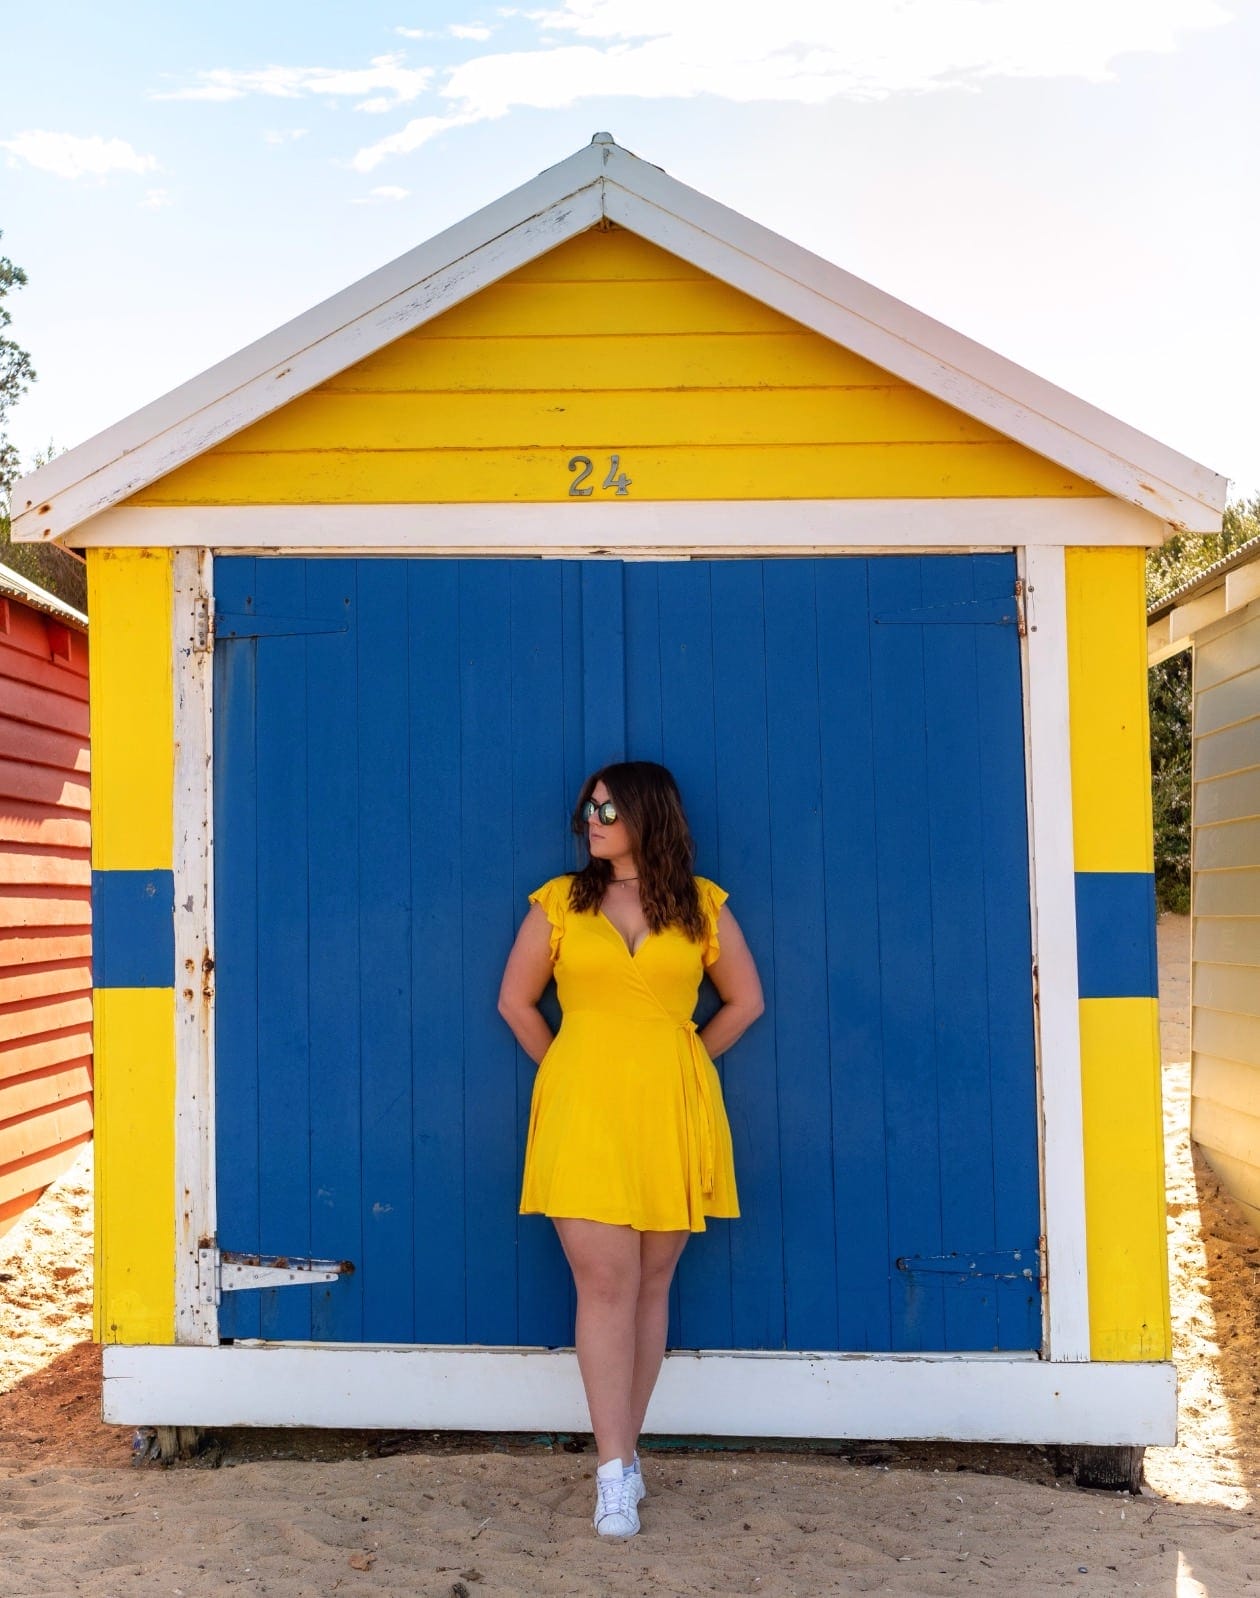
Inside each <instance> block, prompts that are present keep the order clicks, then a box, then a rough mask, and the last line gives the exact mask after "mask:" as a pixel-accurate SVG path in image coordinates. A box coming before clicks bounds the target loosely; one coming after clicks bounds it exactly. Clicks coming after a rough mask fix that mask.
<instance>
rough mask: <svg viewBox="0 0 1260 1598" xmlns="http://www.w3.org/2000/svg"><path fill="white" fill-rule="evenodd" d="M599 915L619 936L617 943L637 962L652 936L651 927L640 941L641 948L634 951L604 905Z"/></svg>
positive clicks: (601, 906) (600, 908)
mask: <svg viewBox="0 0 1260 1598" xmlns="http://www.w3.org/2000/svg"><path fill="white" fill-rule="evenodd" d="M598 913H599V914H600V915H601V916H602V917H603V918H604V920H605V921H606V922H607V923H608V925H609V926H610V927H611V928H612V929H613V931H614V932H615V933H616V934H617V942H618V943H619V944H620V945H621V947H622V948H623V949H624V950H625V951H626V953H627V954H628V955H629V956H630V958H631V959H632V960H637V959H638V958H639V955H640V953H641V952H642V949H643V945H644V944H645V943H646V942H647V940H648V939H649V938H650V937H651V936H652V929H651V927H649V928H648V929H647V931H646V932H645V933H644V934H643V936H642V937H641V938H640V939H639V947H638V948H637V949H632V948H631V947H630V945H629V944H628V943H627V942H626V935H625V933H624V932H623V931H622V930H621V928H620V927H619V926H618V925H617V923H616V922H615V921H614V920H613V918H612V917H611V916H610V915H609V914H608V913H607V912H606V911H605V909H604V907H603V905H600V907H599V912H598Z"/></svg>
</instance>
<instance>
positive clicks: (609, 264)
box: [131, 228, 1099, 505]
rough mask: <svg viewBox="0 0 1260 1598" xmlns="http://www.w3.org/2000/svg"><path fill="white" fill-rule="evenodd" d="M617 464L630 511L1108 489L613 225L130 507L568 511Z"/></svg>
mask: <svg viewBox="0 0 1260 1598" xmlns="http://www.w3.org/2000/svg"><path fill="white" fill-rule="evenodd" d="M411 394H415V395H434V394H440V395H442V400H441V402H440V403H439V404H437V405H436V406H434V405H433V404H432V403H431V402H429V403H416V402H412V401H408V400H406V399H404V398H402V397H401V396H407V395H411ZM381 396H392V398H386V399H382V398H381ZM452 396H455V397H454V398H452ZM347 397H349V398H350V401H351V402H350V403H347ZM356 407H357V408H356ZM614 453H616V454H620V455H621V456H622V467H623V469H624V470H625V471H626V472H628V474H629V475H630V477H631V478H632V479H633V482H632V485H631V490H630V497H631V498H634V499H646V500H658V501H668V500H702V499H734V498H743V499H802V498H822V499H829V498H830V499H843V498H858V499H872V498H886V497H893V498H916V497H918V498H923V497H938V496H964V497H971V496H980V497H985V496H992V497H1000V498H1018V497H1023V496H1027V495H1041V496H1063V495H1097V494H1098V492H1099V490H1098V489H1097V488H1095V487H1094V486H1093V485H1091V484H1089V483H1086V482H1084V481H1083V480H1082V479H1080V478H1079V477H1076V476H1074V475H1073V473H1071V472H1069V471H1066V470H1064V469H1063V468H1062V467H1059V466H1055V465H1052V464H1051V463H1050V462H1049V461H1046V460H1044V459H1042V458H1041V457H1039V456H1037V455H1034V454H1032V453H1030V452H1029V451H1028V450H1026V449H1024V448H1023V447H1022V446H1020V445H1018V444H1014V443H1011V442H1009V441H1007V440H1005V439H1001V438H999V437H998V436H997V435H995V434H993V433H991V432H990V431H989V430H988V429H987V428H986V427H985V426H983V425H982V424H980V423H977V422H974V421H972V420H970V419H969V418H967V417H965V416H963V415H962V414H961V412H958V411H956V410H954V409H953V408H951V407H949V406H947V405H943V404H941V403H939V402H938V401H936V400H934V399H931V398H929V397H928V396H926V395H923V394H922V393H919V392H917V391H916V390H914V389H913V388H911V387H910V386H908V385H906V384H902V383H897V382H895V381H893V380H892V379H891V377H890V375H889V374H888V373H886V372H882V371H880V369H879V368H878V367H875V366H873V365H871V364H870V362H868V361H865V360H862V359H861V358H860V357H858V356H856V355H854V354H852V353H851V352H850V351H846V350H842V349H838V348H837V347H836V346H835V345H834V344H832V343H831V342H830V341H829V340H827V339H825V338H823V337H821V336H820V335H819V334H816V333H811V332H809V331H808V330H807V329H805V328H803V327H802V326H801V325H800V324H799V323H797V322H793V321H791V320H790V319H789V318H788V317H785V316H782V315H780V314H779V312H777V311H775V310H772V309H771V308H770V307H768V306H766V305H763V304H761V303H760V302H759V301H757V300H754V299H752V298H750V297H749V296H748V295H745V294H743V293H741V292H740V291H739V290H737V289H734V288H731V287H730V286H729V285H727V284H724V283H721V282H719V281H718V280H717V279H716V278H713V277H709V276H707V275H706V274H704V273H702V272H698V271H697V270H696V269H694V268H692V267H688V266H686V265H685V264H683V263H680V262H678V261H677V260H676V259H675V258H674V257H672V256H670V255H668V254H667V253H666V252H664V251H662V250H658V249H656V248H655V246H653V245H650V244H648V243H646V242H645V241H644V240H642V239H637V238H635V237H634V235H632V234H630V233H626V232H624V231H622V230H620V229H615V228H614V229H611V230H608V231H603V230H599V229H596V230H592V231H591V232H589V233H586V234H583V235H582V236H581V237H579V238H576V239H573V240H570V241H569V242H568V243H566V244H563V245H560V246H559V247H557V248H556V249H555V250H553V251H551V252H550V253H549V254H548V255H547V256H545V257H542V258H540V259H539V260H537V261H535V262H533V263H531V265H529V266H528V267H526V268H523V269H522V270H520V271H518V272H515V273H512V274H511V275H509V276H508V277H506V278H504V279H502V280H501V281H500V282H498V283H495V284H492V285H490V286H489V287H487V288H485V289H483V290H482V291H481V292H480V293H478V294H477V295H475V296H474V297H473V298H472V299H471V300H468V301H466V302H465V303H464V304H463V305H459V306H455V307H454V308H452V309H451V310H450V311H447V312H445V313H444V314H443V315H441V316H439V317H437V318H435V319H434V320H433V321H432V322H430V323H429V324H427V325H426V326H425V327H424V328H421V329H418V330H417V331H416V332H414V333H409V334H407V335H405V336H404V337H403V338H401V339H399V340H397V341H396V342H395V343H394V344H392V345H390V346H389V347H387V348H386V349H384V350H381V351H378V352H377V353H376V354H374V355H372V356H369V357H367V358H366V359H365V360H363V361H361V362H359V363H358V364H357V365H356V366H354V367H352V368H350V369H349V370H347V371H346V372H344V373H341V374H339V375H338V376H336V377H335V378H332V379H330V380H329V381H328V382H327V383H326V384H324V385H322V386H321V388H319V389H317V390H315V391H313V393H312V394H311V395H310V396H307V397H305V398H300V399H297V400H295V401H293V402H292V403H291V404H290V405H289V406H288V407H286V408H285V409H284V410H282V411H281V412H278V413H276V414H275V415H274V416H272V417H270V418H268V419H266V420H264V421H261V422H259V423H257V424H255V425H254V426H253V427H252V428H249V429H247V430H245V431H243V432H242V433H240V434H238V435H237V436H236V437H235V438H233V439H229V440H227V441H226V442H225V443H224V444H222V445H220V446H218V447H217V448H216V449H214V450H212V451H210V452H209V453H208V454H207V455H205V456H203V457H202V458H201V459H200V460H198V461H195V462H192V463H190V464H189V465H187V466H185V467H181V468H180V469H179V471H177V472H174V473H172V474H171V475H170V476H169V477H168V478H165V479H163V480H161V481H160V482H158V483H156V484H154V485H153V486H152V487H150V488H149V489H146V490H145V491H144V492H143V493H141V494H138V495H136V496H135V497H134V499H133V500H132V501H131V503H132V504H140V505H190V504H209V505H260V504H277V503H299V504H341V505H344V504H382V503H411V504H425V503H430V504H443V503H445V504H452V503H453V504H459V503H485V502H488V501H501V502H510V501H529V502H533V503H546V502H558V501H560V500H566V499H568V498H569V486H570V484H571V482H572V474H571V473H570V472H569V471H568V464H567V463H568V460H569V458H570V457H571V456H572V455H574V454H590V455H592V456H602V457H604V458H605V460H606V458H607V456H609V455H611V454H614ZM260 454H261V455H263V456H265V457H268V458H259V456H260ZM605 470H606V466H604V465H601V466H600V467H599V473H600V476H602V474H603V472H604V471H605ZM598 493H599V490H598V488H597V490H596V494H597V495H598Z"/></svg>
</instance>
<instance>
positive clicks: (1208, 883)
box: [1147, 538, 1260, 1230]
mask: <svg viewBox="0 0 1260 1598" xmlns="http://www.w3.org/2000/svg"><path fill="white" fill-rule="evenodd" d="M1147 644H1148V648H1149V652H1150V663H1151V665H1156V664H1157V663H1158V662H1159V661H1162V660H1167V659H1168V658H1169V657H1170V656H1171V655H1175V654H1178V653H1180V651H1181V650H1183V649H1189V650H1191V651H1192V665H1191V671H1192V679H1191V681H1192V694H1193V699H1192V705H1193V709H1192V712H1191V743H1192V761H1193V766H1192V769H1193V787H1192V806H1191V825H1190V862H1191V866H1190V908H1191V915H1192V917H1193V919H1192V922H1191V929H1190V938H1191V950H1190V955H1191V970H1190V1050H1191V1062H1192V1063H1191V1108H1190V1133H1191V1136H1192V1137H1193V1138H1194V1140H1195V1142H1196V1143H1197V1144H1198V1145H1199V1147H1200V1149H1202V1151H1203V1154H1204V1157H1205V1158H1206V1160H1207V1162H1208V1164H1209V1165H1211V1167H1212V1169H1213V1170H1214V1171H1215V1172H1216V1173H1217V1175H1218V1176H1219V1177H1220V1178H1221V1181H1222V1182H1223V1183H1224V1184H1225V1186H1226V1188H1227V1189H1228V1190H1229V1191H1230V1193H1232V1194H1233V1196H1234V1197H1235V1198H1236V1199H1237V1200H1238V1202H1239V1204H1240V1205H1241V1206H1242V1208H1243V1210H1244V1212H1245V1214H1246V1215H1247V1218H1248V1219H1249V1220H1250V1222H1251V1224H1252V1225H1253V1226H1254V1227H1256V1228H1257V1230H1260V538H1253V539H1250V540H1249V541H1248V542H1247V543H1245V544H1243V545H1241V546H1240V547H1239V548H1238V549H1236V550H1234V551H1232V553H1230V554H1228V555H1226V556H1225V557H1224V558H1223V559H1222V560H1219V561H1217V562H1216V564H1215V565H1214V566H1210V567H1209V568H1208V569H1207V570H1206V571H1205V572H1203V573H1202V574H1201V575H1200V576H1198V577H1196V578H1194V579H1193V580H1192V581H1190V582H1188V583H1186V584H1184V585H1183V586H1182V587H1181V588H1179V589H1177V590H1176V592H1175V593H1172V594H1170V595H1169V596H1168V597H1167V598H1166V599H1164V600H1162V601H1161V602H1160V603H1159V604H1158V605H1153V606H1152V607H1151V610H1150V616H1149V626H1148V630H1147Z"/></svg>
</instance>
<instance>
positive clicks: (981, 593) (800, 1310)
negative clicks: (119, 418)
mask: <svg viewBox="0 0 1260 1598" xmlns="http://www.w3.org/2000/svg"><path fill="white" fill-rule="evenodd" d="M1014 577H1015V569H1014V560H1013V557H1011V556H1010V555H1006V554H998V555H982V556H960V555H951V556H940V557H930V558H918V557H908V556H881V557H876V558H871V559H857V558H838V559H829V560H818V561H813V560H765V561H758V560H737V561H712V562H699V561H696V562H661V563H627V564H622V563H619V562H614V561H589V562H560V561H556V562H552V561H538V560H513V561H499V560H466V561H446V560H425V559H400V560H387V559H364V560H347V559H319V560H299V559H290V558H274V559H272V558H268V559H257V560H255V559H253V558H228V559H223V560H220V561H218V562H217V563H216V567H215V587H216V609H217V617H218V620H217V638H216V645H215V689H214V693H215V704H214V709H215V794H216V801H215V883H216V888H215V904H216V944H217V961H218V964H217V972H218V990H217V991H218V997H217V1033H216V1139H217V1172H218V1238H219V1243H220V1246H221V1247H222V1248H224V1249H231V1250H241V1251H248V1252H263V1253H272V1254H284V1255H310V1256H315V1257H324V1258H340V1259H349V1260H352V1261H353V1262H354V1264H355V1271H354V1274H353V1275H352V1276H349V1277H345V1278H343V1279H341V1280H339V1281H338V1282H337V1283H335V1284H331V1285H329V1286H321V1287H315V1288H284V1289H279V1290H275V1291H269V1292H263V1293H258V1292H248V1293H233V1294H227V1295H225V1296H224V1302H223V1308H222V1312H221V1330H222V1335H223V1336H225V1337H259V1336H263V1337H267V1338H277V1339H311V1338H313V1339H327V1340H335V1341H359V1340H362V1341H368V1342H420V1343H457V1344H464V1343H482V1344H499V1345H504V1344H506V1345H539V1344H541V1345H563V1344H567V1343H569V1342H571V1339H572V1298H571V1292H570V1288H569V1284H568V1280H567V1274H566V1272H565V1269H564V1264H563V1260H562V1258H561V1256H560V1253H559V1250H558V1248H557V1246H556V1243H555V1239H554V1236H553V1234H552V1229H551V1227H550V1225H549V1224H548V1223H547V1222H546V1221H544V1220H542V1219H540V1218H538V1217H526V1218H520V1217H518V1216H517V1214H516V1201H517V1190H518V1182H519V1175H520V1161H521V1154H522V1150H523V1145H524V1133H525V1124H526V1117H527V1113H528V1107H529V1094H530V1086H531V1080H532V1073H533V1067H532V1066H531V1065H530V1063H529V1061H528V1060H526V1059H525V1058H524V1057H523V1056H522V1055H520V1054H519V1052H518V1051H517V1050H516V1049H515V1047H514V1045H513V1043H512V1040H511V1038H510V1036H509V1034H508V1032H507V1030H506V1028H505V1027H504V1026H503V1024H502V1022H501V1021H500V1020H499V1018H498V1016H497V1014H496V1012H495V1005H494V999H495V994H496V992H497V987H498V980H499V975H500V972H501V969H502V963H503V959H504V956H505V954H506V951H507V948H508V946H509V944H510V942H511V939H512V936H513V934H514V931H515V927H516V925H517V923H518V921H519V919H520V917H521V915H522V913H523V911H524V908H525V896H526V894H527V893H528V891H529V890H530V889H531V888H532V887H534V886H536V885H537V884H538V883H539V882H541V881H543V880H544V879H545V878H547V877H549V876H551V875H553V874H554V873H555V872H556V871H558V870H562V869H567V868H569V867H571V866H572V865H573V864H574V859H575V857H574V855H573V852H572V850H573V845H572V841H571V840H570V839H569V838H568V835H567V830H566V818H567V815H568V811H569V807H570V805H571V803H572V799H573V796H574V794H575V793H576V791H577V789H578V787H579V785H580V782H581V779H582V777H583V776H584V775H585V773H586V772H587V771H588V770H590V769H592V768H594V767H596V766H598V765H601V764H604V763H605V762H607V761H610V760H616V759H620V758H643V759H655V760H662V761H664V762H665V763H666V764H668V765H669V766H671V767H672V768H673V770H674V771H675V772H676V774H677V776H678V778H679V781H680V783H681V785H682V789H683V793H684V797H685V799H686V801H687V805H688V810H689V814H690V817H691V820H692V824H693V829H694V832H695V834H696V840H697V845H698V851H699V858H698V869H699V870H700V871H702V872H703V873H704V874H706V875H709V876H712V877H714V878H716V879H717V880H718V881H719V882H721V883H722V884H723V885H724V886H725V887H727V888H728V889H729V890H730V893H731V897H732V907H733V909H734V910H735V911H736V913H737V915H738V916H739V918H740V920H741V922H742V923H743V925H744V927H745V929H746V931H747V934H748V938H749V942H750V943H751V945H752V947H753V949H754V951H755V953H756V955H757V958H758V961H759V964H760V967H761V971H762V975H763V978H764V982H765V987H766V995H767V1001H768V1002H767V1013H766V1015H765V1017H764V1018H763V1019H762V1020H761V1021H760V1022H759V1023H758V1025H757V1027H756V1028H755V1029H754V1030H753V1031H752V1032H751V1033H750V1034H749V1036H748V1037H747V1038H745V1039H744V1040H743V1041H742V1042H741V1043H740V1044H738V1045H737V1046H736V1048H735V1049H733V1050H732V1051H731V1052H730V1053H729V1054H728V1055H727V1056H726V1057H725V1058H724V1060H723V1061H721V1062H720V1069H721V1071H722V1074H723V1078H724V1084H725V1093H726V1099H727V1106H728V1110H729V1113H730V1118H731V1125H732V1131H733V1134H734V1139H735V1153H736V1165H737V1171H738V1177H739V1184H740V1195H741V1202H742V1207H743V1218H742V1219H741V1220H739V1221H736V1222H713V1223H711V1224H710V1228H709V1230H708V1232H707V1233H706V1234H705V1235H704V1236H703V1237H700V1238H697V1239H695V1240H693V1242H692V1243H691V1244H690V1245H689V1247H688V1249H687V1253H686V1255H685V1256H684V1259H683V1264H682V1268H681V1271H680V1273H679V1279H678V1283H677V1286H676V1290H675V1302H674V1316H673V1324H672V1328H671V1343H672V1344H673V1346H675V1347H699V1348H757V1349H792V1350H834V1349H849V1350H890V1349H893V1350H914V1349H924V1350H977V1349H1035V1348H1037V1347H1038V1346H1039V1345H1040V1342H1041V1303H1040V1293H1039V1283H1038V1280H1037V1277H1038V1268H1037V1242H1038V1235H1039V1232H1040V1217H1039V1203H1038V1172H1037V1131H1036V1107H1035V1081H1034V1050H1033V1014H1032V993H1031V950H1030V938H1029V910H1028V899H1029V895H1028V862H1027V838H1026V822H1025V816H1026V806H1025V782H1024V755H1023V718H1022V701H1021V685H1020V655H1019V643H1018V636H1017V629H1016V627H1015V626H1014V624H1013V623H1014V614H1013V613H1014V605H1013V602H1012V598H1011V596H1012V593H1013V588H1014Z"/></svg>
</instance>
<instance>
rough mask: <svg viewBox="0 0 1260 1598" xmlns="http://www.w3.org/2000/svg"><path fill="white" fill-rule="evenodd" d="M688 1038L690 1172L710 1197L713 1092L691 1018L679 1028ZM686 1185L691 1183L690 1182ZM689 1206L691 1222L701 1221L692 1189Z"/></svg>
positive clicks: (685, 1084)
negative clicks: (692, 1164)
mask: <svg viewBox="0 0 1260 1598" xmlns="http://www.w3.org/2000/svg"><path fill="white" fill-rule="evenodd" d="M678 1030H679V1031H680V1032H681V1033H683V1035H684V1036H685V1038H686V1040H687V1054H688V1056H689V1057H690V1058H689V1059H688V1061H687V1067H688V1068H687V1069H685V1070H684V1072H683V1093H684V1096H685V1098H686V1101H687V1119H688V1121H689V1122H690V1123H691V1127H692V1135H691V1139H690V1141H691V1143H692V1148H693V1150H694V1153H695V1157H696V1161H697V1166H698V1169H697V1170H696V1171H694V1172H693V1173H692V1174H693V1176H694V1177H695V1178H697V1179H698V1186H699V1189H700V1196H701V1197H702V1198H712V1197H713V1166H714V1161H715V1143H714V1133H713V1128H714V1124H715V1116H714V1113H713V1092H712V1089H711V1088H710V1086H709V1073H708V1071H707V1070H706V1069H705V1067H706V1065H707V1063H708V1062H707V1060H706V1059H705V1054H704V1045H703V1044H702V1043H701V1042H700V1034H699V1032H698V1030H697V1028H696V1023H695V1022H694V1021H687V1022H685V1023H684V1024H683V1025H682V1026H680V1027H679V1029H678ZM688 1186H691V1184H690V1183H689V1184H688ZM688 1198H689V1207H690V1209H691V1212H692V1217H691V1218H692V1221H693V1224H694V1222H695V1221H696V1220H699V1221H700V1223H701V1225H703V1224H704V1210H703V1206H702V1205H700V1204H698V1203H697V1202H696V1198H695V1192H694V1189H693V1191H692V1192H691V1193H690V1194H689V1195H688Z"/></svg>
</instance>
